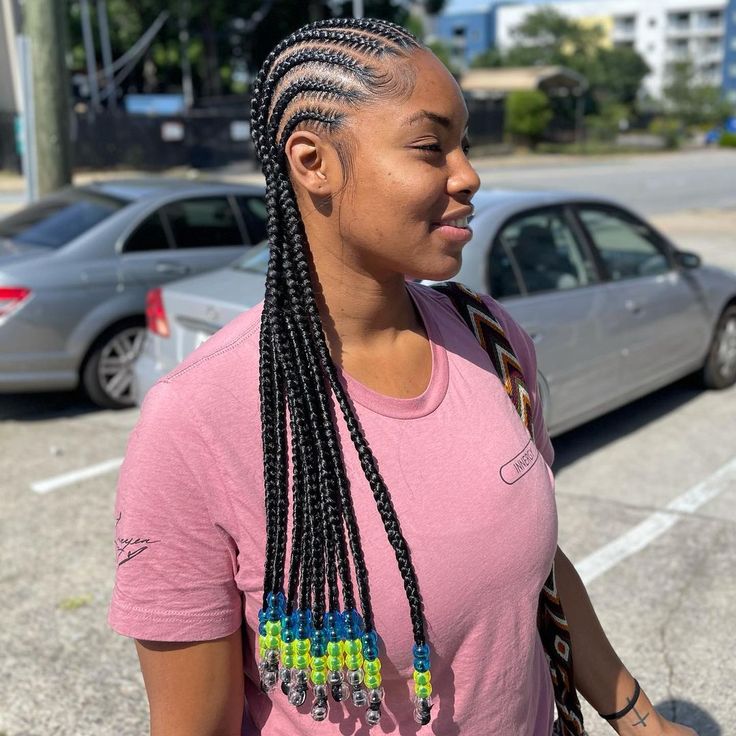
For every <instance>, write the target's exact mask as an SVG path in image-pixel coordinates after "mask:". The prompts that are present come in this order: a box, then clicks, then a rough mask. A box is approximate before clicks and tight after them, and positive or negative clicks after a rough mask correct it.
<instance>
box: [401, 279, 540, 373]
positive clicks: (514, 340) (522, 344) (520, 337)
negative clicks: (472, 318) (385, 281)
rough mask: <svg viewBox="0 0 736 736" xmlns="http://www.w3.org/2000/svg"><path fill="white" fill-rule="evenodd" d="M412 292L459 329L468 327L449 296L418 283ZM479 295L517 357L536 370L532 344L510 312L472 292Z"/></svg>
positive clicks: (412, 288) (413, 286)
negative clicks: (532, 364) (450, 319)
mask: <svg viewBox="0 0 736 736" xmlns="http://www.w3.org/2000/svg"><path fill="white" fill-rule="evenodd" d="M410 288H411V291H412V294H414V295H415V297H417V298H418V299H420V300H422V302H423V304H424V305H426V306H428V307H429V308H430V309H432V310H433V311H435V312H442V313H443V314H444V315H446V316H450V317H451V318H452V319H453V321H454V323H455V324H456V325H457V326H458V328H459V329H464V330H467V329H468V327H467V325H466V323H465V322H464V321H463V319H462V318H461V317H460V315H459V314H458V313H457V311H456V309H455V307H454V305H453V303H452V301H451V300H450V298H449V297H448V296H447V295H446V294H443V293H442V292H441V291H439V290H437V289H435V288H432V287H431V286H426V285H424V284H419V283H411V284H410ZM473 293H475V294H476V296H478V297H480V298H481V300H482V301H483V304H484V306H485V307H486V309H487V310H488V311H489V312H490V313H491V314H492V315H493V316H494V317H495V319H496V320H497V321H498V323H499V325H500V326H501V329H502V330H503V332H504V334H505V335H506V338H507V339H508V341H509V342H510V343H511V346H512V347H513V349H514V352H515V353H516V355H517V357H518V358H519V360H520V361H521V363H522V365H523V366H524V368H525V369H526V367H527V364H528V363H529V361H530V360H533V362H534V370H535V372H536V356H535V355H534V344H533V342H532V340H531V338H530V337H529V335H528V334H527V332H526V331H525V330H524V328H523V327H522V326H521V325H520V324H519V323H518V322H517V321H516V320H515V319H514V318H513V317H512V316H511V314H510V312H509V311H508V309H506V307H504V306H503V305H502V304H501V303H500V302H498V301H496V299H494V298H493V297H491V296H489V295H488V294H481V293H478V292H473Z"/></svg>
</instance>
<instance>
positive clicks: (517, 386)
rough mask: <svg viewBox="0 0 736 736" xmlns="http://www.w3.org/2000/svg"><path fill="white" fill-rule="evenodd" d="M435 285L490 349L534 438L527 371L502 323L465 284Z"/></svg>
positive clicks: (495, 366) (493, 362)
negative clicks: (525, 377)
mask: <svg viewBox="0 0 736 736" xmlns="http://www.w3.org/2000/svg"><path fill="white" fill-rule="evenodd" d="M432 288H433V289H435V290H437V291H439V292H441V293H442V294H444V295H445V296H447V297H449V299H450V301H451V302H452V304H453V306H454V307H455V309H456V310H457V311H458V313H459V314H460V316H461V317H462V318H463V320H464V322H465V324H467V325H468V327H470V329H471V330H472V331H473V333H474V334H475V337H476V339H477V340H478V342H479V343H480V344H481V346H482V347H483V349H484V350H485V351H486V352H487V353H488V357H489V358H490V359H491V363H492V364H493V367H494V369H495V370H496V374H497V375H498V377H499V378H500V379H501V382H502V383H503V385H504V388H505V389H506V393H507V394H508V396H509V399H511V403H512V404H513V405H514V408H515V409H516V411H517V413H518V414H519V417H520V418H521V421H522V423H523V424H524V426H525V427H526V428H527V431H528V432H529V436H530V437H531V438H532V439H534V413H533V411H532V399H531V395H530V394H529V390H528V389H527V387H526V383H525V381H524V371H523V370H522V368H521V363H520V362H519V360H518V358H517V357H516V353H515V352H514V348H513V346H512V345H511V343H510V342H509V340H508V338H507V337H506V333H505V332H504V331H503V327H501V323H500V322H499V321H498V319H496V317H495V315H493V314H492V313H491V311H490V310H489V309H488V307H487V306H486V303H485V302H484V301H483V299H482V298H481V297H480V296H479V295H478V294H476V293H475V292H474V291H471V290H470V289H468V288H467V287H466V286H463V285H462V284H459V283H457V282H454V281H447V282H445V283H443V284H435V285H434V286H432Z"/></svg>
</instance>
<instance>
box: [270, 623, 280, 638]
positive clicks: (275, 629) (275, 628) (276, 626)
mask: <svg viewBox="0 0 736 736" xmlns="http://www.w3.org/2000/svg"><path fill="white" fill-rule="evenodd" d="M266 633H267V634H270V635H271V636H281V621H266Z"/></svg>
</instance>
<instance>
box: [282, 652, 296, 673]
mask: <svg viewBox="0 0 736 736" xmlns="http://www.w3.org/2000/svg"><path fill="white" fill-rule="evenodd" d="M281 664H282V665H284V667H286V668H288V669H291V668H292V667H293V666H294V655H293V654H283V655H281Z"/></svg>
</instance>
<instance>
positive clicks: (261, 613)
mask: <svg viewBox="0 0 736 736" xmlns="http://www.w3.org/2000/svg"><path fill="white" fill-rule="evenodd" d="M258 620H259V621H260V622H261V623H265V621H266V620H267V619H266V612H265V611H264V610H263V609H262V608H261V609H259V611H258Z"/></svg>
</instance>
